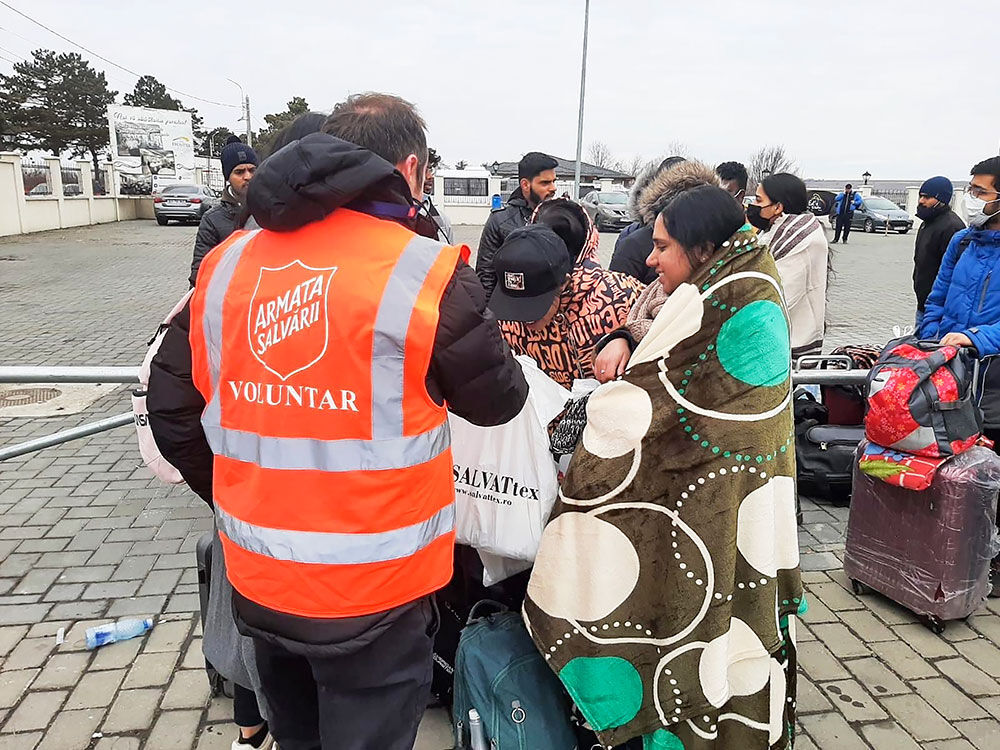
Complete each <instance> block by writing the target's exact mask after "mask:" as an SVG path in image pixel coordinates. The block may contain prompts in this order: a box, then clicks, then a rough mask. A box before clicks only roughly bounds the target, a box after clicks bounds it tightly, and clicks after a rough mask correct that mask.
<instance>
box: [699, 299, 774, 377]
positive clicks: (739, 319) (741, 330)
mask: <svg viewBox="0 0 1000 750" xmlns="http://www.w3.org/2000/svg"><path fill="white" fill-rule="evenodd" d="M789 347H790V339H789V335H788V321H787V320H786V319H785V313H784V311H783V310H782V309H781V306H780V305H778V304H775V303H774V302H771V301H770V300H757V301H755V302H751V303H750V304H749V305H747V306H746V307H744V308H743V309H741V310H740V311H739V312H737V313H736V314H735V315H734V316H733V317H731V318H730V319H729V320H727V321H726V322H725V323H723V324H722V327H721V328H720V329H719V335H718V336H717V337H716V345H715V348H716V351H717V352H718V354H719V362H720V363H721V364H722V367H723V369H725V371H726V372H727V373H729V374H730V375H732V376H733V377H734V378H736V379H737V380H739V381H742V382H744V383H747V384H748V385H753V386H774V385H781V384H782V383H784V382H785V380H787V379H788V374H789V371H790V369H791V359H790V357H789V354H788V352H789Z"/></svg>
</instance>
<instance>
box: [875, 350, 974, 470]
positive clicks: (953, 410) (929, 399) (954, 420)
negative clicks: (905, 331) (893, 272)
mask: <svg viewBox="0 0 1000 750" xmlns="http://www.w3.org/2000/svg"><path fill="white" fill-rule="evenodd" d="M978 374H979V360H978V359H976V357H975V356H974V355H973V351H972V350H970V349H959V348H958V347H955V346H940V345H939V344H937V343H936V342H927V341H918V340H917V339H915V338H912V337H907V338H902V339H896V340H895V341H890V342H889V344H888V345H887V346H886V348H885V349H884V350H883V351H882V354H881V355H880V356H879V358H878V361H877V362H876V363H875V366H874V367H873V368H872V369H871V372H870V373H869V375H868V412H867V414H866V415H865V433H866V435H867V437H868V439H869V440H870V441H872V442H873V443H876V444H878V445H881V446H883V447H885V448H892V449H893V450H897V451H902V452H903V453H909V454H912V455H915V456H925V457H927V458H944V457H947V456H953V455H957V454H959V453H962V452H963V451H966V450H968V449H969V448H971V447H972V446H973V445H975V443H976V440H978V439H979V436H980V434H981V432H982V414H981V413H980V411H979V406H978V404H977V403H976V398H975V391H976V381H977V379H978Z"/></svg>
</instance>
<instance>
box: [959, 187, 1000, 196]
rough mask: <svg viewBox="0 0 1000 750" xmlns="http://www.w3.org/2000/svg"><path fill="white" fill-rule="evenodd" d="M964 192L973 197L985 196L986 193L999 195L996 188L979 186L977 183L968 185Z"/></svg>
mask: <svg viewBox="0 0 1000 750" xmlns="http://www.w3.org/2000/svg"><path fill="white" fill-rule="evenodd" d="M965 192H967V193H968V194H969V195H971V196H972V197H973V198H985V197H986V196H987V195H997V196H1000V192H997V191H996V190H987V189H986V188H981V187H979V185H969V187H967V188H966V190H965Z"/></svg>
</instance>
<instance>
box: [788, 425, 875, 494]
mask: <svg viewBox="0 0 1000 750" xmlns="http://www.w3.org/2000/svg"><path fill="white" fill-rule="evenodd" d="M864 438H865V428H864V426H863V425H855V426H844V425H833V424H819V423H817V422H815V421H813V420H806V421H805V422H803V423H801V424H798V425H796V426H795V464H796V475H797V477H798V491H799V493H801V494H803V495H806V496H807V497H815V498H820V499H824V500H827V501H829V502H832V503H834V504H837V505H847V504H849V503H850V501H851V483H852V480H853V475H854V464H855V457H854V453H855V451H856V450H857V449H858V445H859V444H860V443H861V441H862V440H864Z"/></svg>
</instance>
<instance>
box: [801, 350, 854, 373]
mask: <svg viewBox="0 0 1000 750" xmlns="http://www.w3.org/2000/svg"><path fill="white" fill-rule="evenodd" d="M804 365H805V366H809V367H810V369H811V368H813V367H818V368H819V369H821V370H826V369H828V367H827V365H836V366H837V369H838V370H853V369H854V360H853V359H851V358H850V357H848V356H847V355H846V354H803V355H802V356H801V357H799V358H798V359H797V360H795V369H796V370H801V369H803V366H804Z"/></svg>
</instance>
